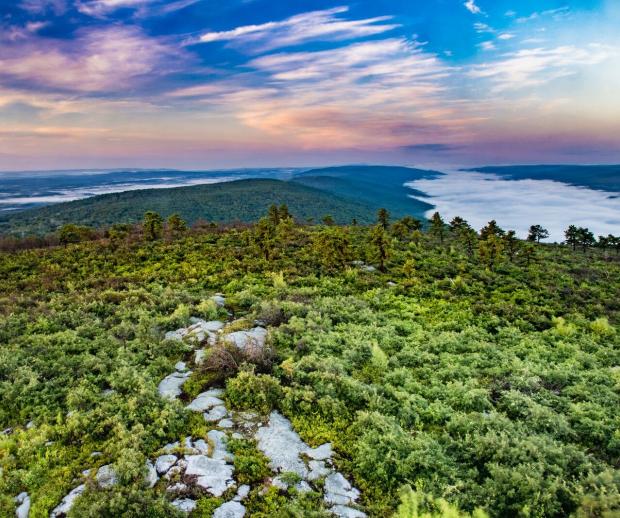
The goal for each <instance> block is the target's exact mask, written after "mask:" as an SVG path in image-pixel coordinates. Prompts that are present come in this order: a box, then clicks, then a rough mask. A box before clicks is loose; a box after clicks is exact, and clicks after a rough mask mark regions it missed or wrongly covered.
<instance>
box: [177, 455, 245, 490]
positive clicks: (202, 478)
mask: <svg viewBox="0 0 620 518" xmlns="http://www.w3.org/2000/svg"><path fill="white" fill-rule="evenodd" d="M185 458H186V460H187V469H186V470H185V476H186V477H188V476H189V477H196V485H198V486H200V487H202V488H203V489H206V490H207V491H208V492H209V493H211V494H212V495H213V496H222V495H223V494H224V492H225V491H226V490H227V489H228V488H229V487H231V486H233V485H234V481H233V478H232V476H233V471H234V468H233V467H232V466H230V465H228V464H226V461H224V460H222V459H211V458H209V457H207V456H206V455H187V456H186V457H185Z"/></svg>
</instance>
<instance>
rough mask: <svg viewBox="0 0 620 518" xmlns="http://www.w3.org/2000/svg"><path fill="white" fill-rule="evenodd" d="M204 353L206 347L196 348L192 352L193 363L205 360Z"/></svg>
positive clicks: (205, 352) (200, 362)
mask: <svg viewBox="0 0 620 518" xmlns="http://www.w3.org/2000/svg"><path fill="white" fill-rule="evenodd" d="M206 355H207V350H206V349H198V350H197V351H196V352H195V353H194V363H195V364H196V365H202V363H203V362H204V361H205V356H206Z"/></svg>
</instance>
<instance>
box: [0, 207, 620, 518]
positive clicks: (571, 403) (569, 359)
mask: <svg viewBox="0 0 620 518" xmlns="http://www.w3.org/2000/svg"><path fill="white" fill-rule="evenodd" d="M292 210H293V208H292V207H291V211H292ZM277 212H278V219H279V222H278V223H277V224H276V225H275V226H274V225H273V224H271V223H269V221H266V222H265V223H261V224H258V225H255V226H252V227H247V228H246V227H239V228H231V229H229V230H226V231H224V230H222V229H219V230H218V231H213V229H211V228H209V229H206V230H205V231H204V232H199V231H195V232H192V233H189V232H188V233H184V234H182V235H181V236H179V237H178V238H177V239H158V240H155V241H152V242H145V241H144V240H142V239H131V237H132V236H131V235H129V236H126V237H127V239H126V240H123V242H122V243H117V245H113V243H112V242H111V241H112V237H111V236H110V240H109V241H108V240H101V241H92V242H80V243H76V244H73V245H72V246H68V247H67V248H64V247H57V248H51V249H44V250H37V249H33V250H24V251H21V252H15V253H3V254H0V400H1V401H2V405H0V430H3V429H5V428H9V427H11V428H13V429H14V432H13V433H12V434H10V435H2V436H0V468H1V474H0V515H2V516H5V515H6V516H11V515H13V513H14V511H15V505H14V501H13V498H14V497H15V496H16V495H17V494H19V493H20V492H21V491H28V493H29V494H30V496H31V498H32V501H33V508H32V514H31V515H32V516H33V517H34V516H37V517H42V516H48V515H49V511H50V510H51V509H52V508H53V507H55V506H56V505H57V504H58V503H59V501H60V499H61V498H62V497H63V496H64V495H65V494H67V492H68V491H69V490H71V489H72V488H74V487H75V485H76V481H77V480H79V478H80V473H81V472H82V470H84V469H87V468H91V469H92V468H97V467H98V466H100V465H102V464H105V463H113V464H114V465H115V467H117V468H118V471H119V476H120V478H121V484H119V486H118V487H115V488H114V489H111V490H105V491H99V490H96V489H94V488H90V490H89V491H88V492H87V493H86V494H85V495H84V497H83V499H82V501H81V502H80V504H79V505H80V507H78V508H76V509H77V510H79V511H80V512H82V513H83V514H82V515H83V516H91V515H92V516H95V515H100V516H107V515H113V513H116V515H117V516H123V515H124V513H127V515H128V516H131V514H130V513H136V515H140V513H142V514H141V515H142V516H159V515H160V514H158V513H160V512H165V513H166V514H168V515H171V516H174V511H171V510H169V509H167V507H166V504H165V501H164V498H163V497H160V496H159V495H160V493H159V492H158V489H157V488H156V489H155V490H153V491H150V492H149V491H147V490H145V489H144V488H143V487H142V485H141V482H140V481H141V476H142V470H143V468H144V461H145V459H146V458H153V457H154V455H155V454H156V453H157V452H158V451H159V450H160V449H161V448H162V446H163V445H164V444H166V443H167V442H171V441H174V440H178V439H179V438H182V437H185V436H187V435H190V434H191V435H193V436H195V437H200V436H204V435H205V433H206V431H208V429H207V425H206V424H205V422H204V419H202V416H200V415H199V414H191V415H190V413H189V412H186V411H185V410H184V408H183V404H181V403H179V402H171V401H165V400H162V399H161V398H159V397H158V395H157V384H158V383H159V381H161V379H162V378H163V377H165V376H166V375H168V374H170V372H172V370H173V368H174V364H175V363H176V362H177V361H178V360H179V359H183V360H184V361H187V362H191V360H192V358H193V354H192V347H190V346H189V345H187V344H182V343H179V342H174V341H171V340H164V334H165V332H166V331H169V330H174V329H176V328H177V327H179V326H185V325H187V323H188V319H189V317H191V316H198V317H201V318H207V319H213V318H222V319H226V318H229V317H228V315H227V311H231V312H232V313H234V314H233V315H231V316H230V319H231V320H233V319H234V320H236V321H237V323H235V324H234V325H231V324H230V323H229V324H228V325H227V330H233V329H242V328H248V327H251V326H253V325H254V324H253V322H254V320H255V319H259V320H262V321H263V322H264V323H265V324H267V325H268V326H269V327H270V332H269V348H268V349H269V352H268V355H269V356H268V357H265V358H248V357H245V356H244V355H243V354H241V353H240V352H239V351H238V350H237V349H236V348H232V349H226V347H224V346H217V347H213V348H211V349H210V354H209V355H208V357H207V358H206V360H205V365H204V367H197V366H194V365H192V366H191V367H192V370H193V374H192V378H191V379H190V380H189V381H188V382H187V383H186V385H185V387H184V389H185V390H186V392H187V396H188V397H189V396H192V395H195V394H197V393H198V392H200V391H202V390H204V388H205V387H208V386H212V385H213V384H214V383H216V382H217V381H220V382H221V383H223V382H224V380H225V378H226V377H229V380H228V382H227V383H226V395H225V397H226V398H227V400H228V402H229V403H230V404H231V406H232V407H234V408H240V409H248V410H252V411H257V410H258V411H260V412H263V413H268V412H269V411H271V410H272V409H275V408H277V409H278V410H279V411H281V412H283V413H284V414H285V415H286V416H287V417H289V418H290V419H291V421H292V423H293V424H294V426H295V429H296V430H297V431H298V433H300V435H301V436H302V437H303V439H304V440H306V441H307V442H308V443H309V444H311V445H313V446H318V445H320V444H323V443H324V442H331V443H332V445H333V447H334V449H335V451H336V455H335V459H336V463H337V467H338V469H339V470H341V471H343V472H344V473H346V474H347V476H348V477H350V478H351V479H352V481H354V483H355V485H356V486H357V487H359V488H360V489H361V490H362V499H363V500H362V504H363V506H364V509H365V510H366V511H367V512H368V514H369V516H390V515H391V514H392V513H394V512H395V511H396V509H397V508H398V505H399V501H400V492H399V490H400V488H401V487H403V486H404V485H410V486H412V487H414V488H416V490H415V491H414V492H413V493H408V495H405V497H404V499H403V502H402V505H404V506H405V507H403V508H402V509H401V510H402V512H406V513H409V514H411V513H412V512H413V511H412V509H413V506H414V505H417V511H416V512H417V513H418V514H419V515H420V516H425V514H424V513H430V515H429V516H438V515H439V516H441V514H438V513H445V515H446V516H465V515H466V513H470V514H472V513H474V516H478V515H476V514H475V513H476V512H478V511H476V510H477V509H478V508H484V509H485V511H486V512H487V513H488V514H489V516H522V517H526V516H530V517H532V516H536V517H556V516H569V515H571V514H574V515H575V516H578V517H579V518H586V517H587V518H590V517H591V518H594V517H596V518H599V517H610V516H614V513H617V512H618V509H619V507H620V498H619V497H618V495H619V494H620V479H619V475H618V473H619V470H618V459H619V458H620V434H619V433H618V420H619V418H620V417H619V416H620V414H619V409H620V391H619V389H618V387H620V373H619V370H618V365H619V364H620V356H619V355H620V352H619V350H620V349H619V348H618V336H620V335H619V334H618V332H617V331H618V322H619V320H620V303H619V302H618V301H619V300H620V260H619V258H618V256H616V254H615V253H609V251H606V250H604V249H603V248H602V247H588V248H587V250H586V252H585V253H582V251H581V250H582V249H581V246H579V245H576V247H577V246H578V247H579V248H580V250H579V251H576V252H573V250H571V247H566V246H556V245H541V244H538V243H535V242H529V243H523V242H521V241H518V242H516V243H514V244H515V245H516V247H517V250H516V251H515V253H514V257H513V260H510V257H509V255H510V254H509V251H508V247H509V243H510V241H509V239H512V238H511V237H509V233H503V234H501V233H500V232H499V230H498V229H497V228H495V229H493V228H491V229H489V231H488V232H486V233H485V234H486V237H484V238H483V239H480V238H479V236H478V235H477V234H476V232H475V231H473V230H472V229H471V228H470V227H469V226H468V225H467V224H466V222H464V221H454V220H453V221H452V222H451V225H450V231H448V230H447V229H446V232H445V235H444V243H443V244H442V243H440V239H438V238H437V237H435V236H433V235H429V234H428V233H426V232H422V231H420V230H417V229H416V226H415V225H411V224H410V222H406V221H405V222H401V223H402V228H401V230H402V232H400V231H395V229H394V225H392V226H391V227H390V228H389V229H388V230H387V231H386V230H385V229H383V228H382V227H380V226H379V227H378V228H379V229H378V230H377V227H364V226H361V225H360V226H356V227H344V228H340V227H336V226H334V227H329V228H326V227H322V226H316V227H301V226H297V225H295V224H293V223H292V222H291V221H290V218H286V217H283V215H285V212H284V211H283V210H282V208H281V207H279V208H278V210H277ZM405 229H408V230H405ZM261 236H266V237H267V238H268V239H269V240H272V241H271V243H270V244H269V250H268V251H269V258H268V259H266V258H265V254H264V253H263V250H261V249H260V247H259V246H258V245H257V242H258V241H259V239H260V238H261ZM379 238H380V239H379ZM343 239H344V240H346V243H347V245H346V247H345V248H344V250H346V253H342V254H340V256H338V255H336V257H340V259H337V260H333V257H334V256H333V255H332V256H331V257H332V260H330V261H329V262H325V259H324V257H323V255H325V254H324V253H322V252H321V253H317V247H320V246H322V245H320V244H319V243H320V242H321V240H327V241H329V240H332V241H331V243H330V245H329V247H331V250H332V252H330V253H332V254H334V253H335V254H337V251H338V250H343V248H339V246H340V245H342V243H343ZM489 240H491V241H492V242H494V243H496V242H499V243H500V244H501V246H502V247H503V249H502V251H501V253H499V254H496V255H495V256H494V258H493V263H492V264H493V271H492V272H491V271H490V268H489V259H488V257H487V256H486V255H485V254H486V251H482V250H481V249H480V248H479V245H482V246H486V244H485V243H486V242H487V241H489ZM380 246H384V247H385V250H387V251H388V252H389V254H388V256H387V258H386V259H385V260H384V264H383V268H384V270H385V273H383V272H381V271H374V272H363V271H361V269H360V268H357V267H355V265H353V264H350V263H349V264H347V262H349V261H352V260H366V259H367V258H372V259H371V260H373V261H376V262H375V264H377V265H378V264H379V260H378V258H377V256H376V255H375V254H377V251H378V250H379V248H380ZM334 250H336V252H334ZM527 250H531V251H532V256H534V254H535V257H532V258H531V259H528V256H527V255H525V254H526V252H527ZM481 252H482V253H481ZM534 259H535V260H534ZM334 263H335V264H338V267H336V268H333V269H330V270H329V271H328V270H327V268H328V266H329V267H331V266H332V265H333V264H334ZM273 272H277V273H275V274H274V273H273ZM388 281H389V282H391V284H388ZM218 291H222V292H225V293H226V295H227V308H226V309H218V308H217V307H216V306H215V304H214V303H213V302H212V301H210V300H209V298H210V296H211V295H212V294H213V293H215V292H218ZM226 354H228V356H226ZM274 355H275V357H274ZM251 361H253V362H255V363H256V366H255V367H253V368H252V367H247V366H244V363H245V364H247V363H249V362H251ZM110 390H111V391H112V392H110ZM29 421H32V422H33V424H34V426H33V427H30V428H26V426H25V425H26V423H28V422H29ZM231 448H233V450H234V453H235V459H236V460H235V463H236V464H235V467H236V470H235V471H236V475H237V476H238V480H239V481H240V480H245V481H248V483H251V484H252V486H253V490H252V492H251V494H250V496H249V498H248V500H247V501H246V503H244V505H246V506H247V508H248V515H252V516H322V515H323V514H324V513H325V511H324V504H323V503H322V499H321V496H320V495H316V494H309V495H297V494H295V490H294V489H290V490H289V492H288V493H285V492H281V491H279V490H277V488H270V489H269V490H268V491H267V492H266V493H261V491H260V488H259V487H258V484H259V481H260V480H262V479H263V478H264V477H265V476H266V474H267V471H266V468H265V459H264V457H263V456H262V454H261V453H260V452H259V451H258V450H257V449H256V445H255V444H254V443H251V442H240V443H236V442H235V441H231ZM94 451H100V452H102V456H101V457H91V453H92V452H94ZM200 502H201V503H200V504H199V509H200V513H202V516H208V515H209V514H210V513H211V512H212V510H213V508H214V507H215V506H216V504H218V502H219V501H216V500H215V499H210V498H205V499H201V501H200ZM456 508H458V509H460V511H457V510H456ZM76 512H77V511H76ZM106 513H108V514H106ZM149 513H151V514H149ZM455 513H456V514H455ZM198 515H199V516H200V515H201V514H198ZM413 516H415V514H414V515H413Z"/></svg>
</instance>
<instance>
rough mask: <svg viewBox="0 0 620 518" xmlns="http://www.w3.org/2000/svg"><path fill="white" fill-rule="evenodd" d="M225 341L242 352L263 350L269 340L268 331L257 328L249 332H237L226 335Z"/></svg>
mask: <svg viewBox="0 0 620 518" xmlns="http://www.w3.org/2000/svg"><path fill="white" fill-rule="evenodd" d="M224 340H225V341H226V342H228V343H230V344H233V345H234V346H235V347H236V348H237V349H239V350H240V351H252V350H256V349H263V348H264V347H265V341H266V340H267V330H266V329H265V328H264V327H255V328H254V329H250V330H249V331H235V332H234V333H228V334H226V335H224Z"/></svg>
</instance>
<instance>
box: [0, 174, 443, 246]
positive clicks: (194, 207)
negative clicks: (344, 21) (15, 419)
mask: <svg viewBox="0 0 620 518" xmlns="http://www.w3.org/2000/svg"><path fill="white" fill-rule="evenodd" d="M173 173H174V172H170V174H171V175H172V174H173ZM238 173H239V174H242V173H243V174H257V175H261V176H263V178H260V179H259V178H256V179H244V180H237V181H232V182H228V183H218V184H209V185H194V186H188V187H175V188H166V189H148V188H145V189H141V190H131V191H126V192H118V193H112V194H103V195H99V196H93V197H90V198H86V199H81V200H77V201H71V202H64V203H57V204H55V205H48V206H44V207H36V208H30V209H26V210H19V211H10V212H7V213H5V214H0V234H13V235H18V236H25V235H43V234H47V233H49V232H52V231H55V230H57V229H58V228H60V227H61V226H62V225H63V224H65V223H76V224H80V225H87V226H91V227H95V228H99V227H105V226H109V225H112V224H114V223H136V222H138V221H140V219H141V218H142V215H143V214H144V212H146V211H147V210H154V211H157V212H159V213H161V214H162V215H163V216H164V217H168V216H169V215H171V214H173V213H178V214H179V215H181V217H183V218H184V219H185V220H186V221H187V222H188V223H189V224H190V225H191V224H194V223H195V222H197V221H199V220H204V221H213V222H218V223H223V222H225V223H232V222H252V221H257V220H258V218H259V217H260V215H261V214H263V213H264V212H265V211H266V210H267V208H268V207H269V205H270V204H272V203H276V204H281V203H285V204H287V205H288V207H289V208H290V210H291V213H292V214H293V215H294V216H295V218H297V220H298V221H301V222H305V221H308V220H314V221H318V220H319V219H320V218H322V217H323V216H325V215H328V214H329V215H331V216H332V217H333V218H334V220H335V221H336V222H337V223H340V224H344V223H350V222H351V221H352V220H353V219H356V220H357V221H358V222H360V223H368V222H370V221H371V220H372V214H374V213H375V212H376V211H377V210H378V209H379V208H381V207H388V208H389V210H390V211H391V212H392V214H393V215H394V216H395V217H403V216H406V215H411V216H414V217H416V218H419V219H423V218H424V214H425V213H426V212H427V211H429V210H431V209H432V208H433V205H431V204H430V203H426V202H425V201H418V200H415V199H413V198H411V197H410V195H411V194H417V195H422V196H423V193H419V192H416V191H414V190H412V189H410V188H408V187H405V186H404V184H405V183H406V182H408V181H412V180H416V179H422V178H431V177H433V176H436V175H438V174H440V173H437V172H434V171H425V170H420V169H413V168H409V167H394V166H344V167H331V168H324V169H312V170H307V171H292V172H289V173H288V176H289V179H288V181H283V180H284V179H285V178H284V177H285V176H286V175H285V172H284V171H282V170H273V171H271V172H270V171H269V170H256V171H245V170H240V171H238ZM186 174H189V173H183V175H186ZM209 174H213V175H214V174H215V173H209ZM218 174H220V175H222V174H224V173H222V172H218ZM230 174H231V175H232V174H233V171H231V173H230ZM269 174H273V175H274V176H276V177H277V178H270V179H268V178H264V177H265V176H266V175H269ZM192 175H193V176H192V178H194V177H195V176H196V175H197V173H192ZM107 176H110V175H103V176H100V175H97V177H96V178H94V179H93V178H87V179H86V180H84V179H82V182H81V183H82V184H84V185H82V188H85V186H86V185H87V184H88V182H89V181H90V182H99V181H100V179H101V178H102V177H103V178H104V179H105V178H107ZM120 176H121V173H114V174H113V175H112V176H111V177H112V178H113V179H114V181H115V182H118V181H119V177H120ZM142 176H144V175H142ZM142 176H140V175H136V174H135V173H132V174H130V175H129V177H128V178H129V181H130V183H131V178H134V177H135V178H134V180H135V181H138V180H140V181H141V182H143V181H145V180H144V178H142ZM146 176H147V177H148V176H149V175H146ZM52 180H54V181H52ZM52 180H49V179H47V180H46V183H43V184H41V182H40V181H39V179H37V182H36V189H37V190H38V192H39V193H46V192H48V190H49V189H51V190H49V193H50V194H52V193H53V192H55V190H58V189H60V188H61V186H62V183H59V182H60V180H58V179H52ZM13 181H15V180H13ZM50 182H51V183H50ZM71 182H75V179H74V177H73V176H72V177H71ZM48 184H49V185H48ZM97 185H99V184H96V185H93V186H94V187H96V186H97ZM34 187H35V186H34V185H33V188H34ZM21 189H22V191H23V189H24V187H22V188H21ZM42 189H43V190H42ZM46 189H48V190H46ZM67 189H69V191H68V192H70V188H69V187H67ZM9 190H10V189H9ZM22 191H20V192H22ZM21 195H22V196H25V194H23V192H22V194H21Z"/></svg>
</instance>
